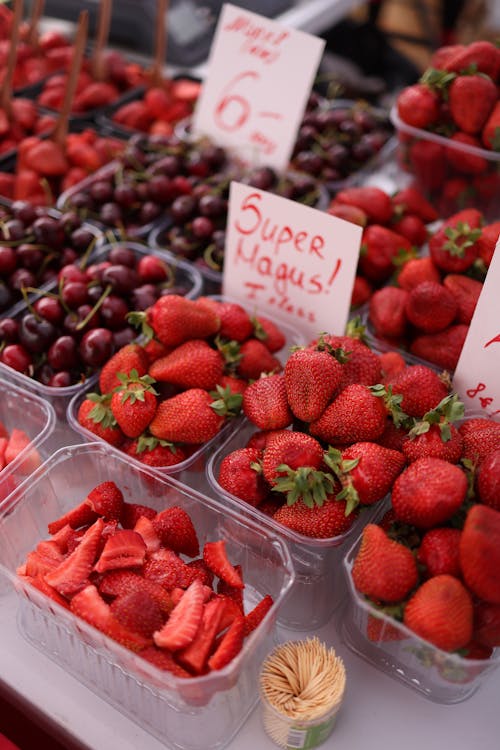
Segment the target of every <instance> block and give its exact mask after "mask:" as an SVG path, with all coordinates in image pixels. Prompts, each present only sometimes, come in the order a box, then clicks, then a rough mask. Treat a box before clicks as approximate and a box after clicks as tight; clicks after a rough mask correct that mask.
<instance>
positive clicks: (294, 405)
mask: <svg viewBox="0 0 500 750" xmlns="http://www.w3.org/2000/svg"><path fill="white" fill-rule="evenodd" d="M341 378H342V365H341V364H340V362H338V360H337V359H336V358H335V356H334V355H333V351H327V350H324V351H318V350H315V349H311V348H308V349H298V350H296V351H294V352H292V354H290V356H289V357H288V360H287V362H286V365H285V372H284V382H285V388H286V397H287V399H288V404H289V406H290V409H291V410H292V412H293V414H294V416H295V417H297V419H300V420H301V421H302V422H313V421H314V420H315V419H318V418H319V417H320V416H321V414H322V413H323V412H324V410H325V409H326V407H327V406H328V404H329V403H330V401H331V400H332V399H333V397H334V396H335V395H336V393H337V390H338V388H339V387H340V383H341Z"/></svg>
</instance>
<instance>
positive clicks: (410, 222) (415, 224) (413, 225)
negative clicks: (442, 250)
mask: <svg viewBox="0 0 500 750" xmlns="http://www.w3.org/2000/svg"><path fill="white" fill-rule="evenodd" d="M391 229H393V230H394V231H395V232H397V233H398V234H401V235H403V237H406V239H407V240H409V241H410V242H411V244H412V245H414V246H415V247H421V246H422V245H424V244H425V243H426V242H427V236H428V233H427V227H426V226H425V224H424V222H423V221H422V219H421V218H420V216H416V215H415V214H405V216H401V218H399V219H393V220H392V223H391Z"/></svg>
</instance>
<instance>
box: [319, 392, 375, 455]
mask: <svg viewBox="0 0 500 750" xmlns="http://www.w3.org/2000/svg"><path fill="white" fill-rule="evenodd" d="M386 420H387V409H386V406H385V403H384V399H383V398H381V397H379V396H376V395H374V393H373V392H372V390H371V389H370V388H369V387H368V386H366V385H361V384H360V383H353V384H352V385H348V386H347V387H346V388H344V390H343V391H341V392H340V393H339V395H338V396H337V397H336V398H335V399H334V400H333V401H332V403H331V404H330V405H329V406H328V407H327V408H326V409H325V411H324V412H323V414H322V415H321V417H319V419H316V420H315V421H314V422H311V424H310V425H309V430H310V433H311V435H314V436H315V437H317V438H319V440H323V441H324V442H325V443H330V444H331V445H348V444H351V443H357V442H360V441H362V440H369V441H374V440H377V438H379V437H380V436H381V435H382V433H383V432H384V429H385V424H386Z"/></svg>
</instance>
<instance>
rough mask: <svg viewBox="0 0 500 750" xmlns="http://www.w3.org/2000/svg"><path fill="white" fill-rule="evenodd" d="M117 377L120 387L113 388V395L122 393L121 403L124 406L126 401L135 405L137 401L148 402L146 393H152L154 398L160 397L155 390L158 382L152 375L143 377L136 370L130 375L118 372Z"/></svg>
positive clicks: (131, 371)
mask: <svg viewBox="0 0 500 750" xmlns="http://www.w3.org/2000/svg"><path fill="white" fill-rule="evenodd" d="M116 377H117V378H118V380H119V381H120V385H117V386H116V388H113V393H121V394H122V398H121V402H122V404H124V403H125V402H126V401H130V403H131V404H135V403H136V402H137V401H141V402H144V401H145V400H146V393H152V394H153V395H154V396H157V395H158V392H157V391H155V389H154V388H153V383H156V380H155V379H154V378H152V377H151V375H141V376H139V373H138V372H137V370H136V369H135V368H134V369H133V370H130V372H129V373H126V372H118V373H117V374H116Z"/></svg>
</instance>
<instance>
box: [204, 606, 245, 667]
mask: <svg viewBox="0 0 500 750" xmlns="http://www.w3.org/2000/svg"><path fill="white" fill-rule="evenodd" d="M244 633H245V619H244V617H243V616H241V617H236V618H235V619H234V620H233V622H232V623H231V625H230V626H229V628H228V630H227V631H226V633H225V634H224V636H223V637H222V639H221V641H220V643H219V645H218V646H217V649H216V650H215V651H214V653H213V654H212V656H211V657H210V658H209V660H208V666H209V667H210V669H222V668H223V667H225V666H226V664H229V662H230V661H232V660H233V659H234V658H235V656H237V655H238V654H239V652H240V651H241V649H242V647H243V640H244Z"/></svg>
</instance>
